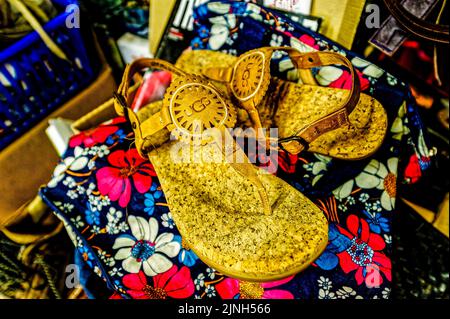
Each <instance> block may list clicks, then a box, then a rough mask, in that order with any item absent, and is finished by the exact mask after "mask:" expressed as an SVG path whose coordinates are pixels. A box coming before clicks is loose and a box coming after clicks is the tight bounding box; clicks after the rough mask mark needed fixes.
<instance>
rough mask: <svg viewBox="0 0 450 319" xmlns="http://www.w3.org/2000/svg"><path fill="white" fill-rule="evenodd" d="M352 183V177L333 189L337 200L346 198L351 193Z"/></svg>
mask: <svg viewBox="0 0 450 319" xmlns="http://www.w3.org/2000/svg"><path fill="white" fill-rule="evenodd" d="M354 184H355V181H354V180H353V179H351V180H349V181H347V182H345V183H344V184H342V185H341V186H339V187H338V188H336V189H335V190H334V191H333V195H334V197H336V199H337V200H343V199H345V198H347V197H348V196H350V194H351V193H352V191H353V186H354Z"/></svg>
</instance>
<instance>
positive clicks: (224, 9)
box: [207, 2, 230, 14]
mask: <svg viewBox="0 0 450 319" xmlns="http://www.w3.org/2000/svg"><path fill="white" fill-rule="evenodd" d="M207 7H208V10H209V11H211V12H214V13H218V14H226V13H228V12H230V5H229V4H227V3H220V2H210V3H208V4H207Z"/></svg>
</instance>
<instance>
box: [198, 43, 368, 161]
mask: <svg viewBox="0 0 450 319" xmlns="http://www.w3.org/2000/svg"><path fill="white" fill-rule="evenodd" d="M275 51H284V52H287V53H288V54H289V57H290V59H291V61H292V63H293V64H294V66H295V67H296V68H297V70H298V72H299V75H300V77H301V78H302V79H303V80H304V82H306V83H311V82H315V81H314V79H313V76H312V75H311V73H310V69H312V68H315V67H321V66H328V65H336V64H337V65H343V66H345V67H347V68H348V69H349V71H350V75H351V78H352V87H351V90H350V92H349V95H348V96H347V99H346V100H345V101H344V102H343V105H342V107H340V108H339V109H338V110H337V111H335V112H333V113H331V114H329V115H327V116H325V117H323V118H322V119H319V120H317V121H315V122H314V123H312V124H310V125H308V126H306V127H303V128H301V129H300V130H299V131H298V133H297V134H295V135H293V136H290V137H285V138H283V139H280V140H279V145H280V148H281V149H284V150H286V151H288V152H289V153H292V154H298V153H300V152H301V151H303V150H304V149H305V148H307V145H308V144H310V143H311V142H312V141H314V140H315V139H316V138H318V137H319V136H321V135H322V134H325V133H327V132H330V131H332V130H335V129H337V128H339V127H341V126H343V125H346V124H349V123H350V122H349V118H348V117H349V115H350V113H351V112H352V111H353V110H354V109H355V107H356V105H357V104H358V102H359V98H360V83H359V78H358V76H357V74H356V70H355V69H354V67H353V65H352V63H351V62H350V61H349V60H348V59H347V58H346V57H344V56H342V55H340V54H338V53H333V52H311V53H301V52H300V51H298V50H297V49H294V48H290V47H264V48H259V49H255V50H251V51H249V52H247V53H244V54H242V55H241V56H240V57H239V58H238V60H237V62H236V63H235V64H234V66H233V67H231V68H209V69H206V70H205V71H204V72H203V74H204V75H205V76H206V77H207V78H209V79H211V80H213V81H219V82H225V83H227V85H228V89H229V91H230V93H231V94H232V95H233V96H234V98H235V99H236V100H237V102H238V103H239V105H240V106H241V107H242V108H243V109H245V110H246V111H247V112H248V113H249V116H250V118H251V119H252V121H253V123H254V126H255V128H256V129H259V128H261V127H262V125H261V120H260V118H259V114H258V111H257V109H256V107H257V106H258V105H259V103H261V101H262V100H263V98H264V96H265V95H266V93H267V90H268V87H269V84H270V79H271V75H270V61H271V58H272V55H273V53H274V52H275ZM307 70H308V71H307ZM305 71H307V72H305Z"/></svg>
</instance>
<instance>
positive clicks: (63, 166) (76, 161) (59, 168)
mask: <svg viewBox="0 0 450 319" xmlns="http://www.w3.org/2000/svg"><path fill="white" fill-rule="evenodd" d="M82 153H83V149H82V148H81V147H79V146H77V147H75V148H74V150H73V155H74V156H68V157H66V158H65V159H64V160H63V161H62V162H60V163H59V164H58V165H56V167H55V170H54V171H53V178H52V179H51V180H50V182H49V183H48V184H47V186H48V187H50V188H53V187H56V186H57V185H58V183H59V182H60V181H61V180H62V179H63V178H64V176H65V175H64V173H65V172H66V171H67V170H68V169H70V170H72V171H80V170H82V169H83V168H85V167H86V165H87V163H88V162H89V160H88V158H87V157H85V156H82Z"/></svg>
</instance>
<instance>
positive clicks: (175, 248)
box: [41, 1, 427, 299]
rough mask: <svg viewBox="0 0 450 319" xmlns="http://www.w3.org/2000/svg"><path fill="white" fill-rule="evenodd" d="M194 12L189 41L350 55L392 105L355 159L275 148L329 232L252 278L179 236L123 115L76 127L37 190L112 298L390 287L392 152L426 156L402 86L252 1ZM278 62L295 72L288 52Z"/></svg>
mask: <svg viewBox="0 0 450 319" xmlns="http://www.w3.org/2000/svg"><path fill="white" fill-rule="evenodd" d="M195 17H196V30H197V32H198V35H199V36H198V37H197V38H196V39H194V41H193V43H192V45H193V46H194V47H196V48H210V49H215V50H222V51H225V52H228V53H231V54H240V53H242V52H245V51H246V50H249V49H253V48H256V47H259V46H265V45H292V46H296V47H298V48H299V49H301V50H303V51H305V50H311V49H316V50H332V51H338V52H340V53H342V54H344V55H346V56H347V57H348V58H349V59H350V60H351V61H352V62H353V63H354V64H355V66H356V67H357V69H358V70H359V76H360V78H361V83H362V87H363V90H364V92H365V93H367V94H370V95H372V96H373V97H375V98H376V99H377V100H379V101H380V102H381V103H382V104H383V105H384V107H385V108H386V110H387V111H388V113H389V131H388V134H387V137H386V139H385V142H384V144H383V146H382V147H381V149H380V150H379V151H378V152H377V153H376V154H375V155H374V156H373V157H372V158H369V159H366V160H361V161H356V162H350V163H349V162H345V161H339V160H335V159H331V158H328V157H326V156H321V155H315V154H311V153H307V152H304V153H301V154H299V155H295V156H294V155H290V154H288V153H285V152H279V154H278V157H277V158H274V159H272V160H274V161H277V163H278V165H277V167H278V171H277V173H276V174H277V175H278V176H279V177H280V178H282V179H284V180H286V181H287V182H288V183H290V184H291V185H293V186H294V187H295V188H296V189H298V190H299V191H301V192H302V193H304V194H305V195H306V196H308V197H309V198H310V199H311V200H312V201H313V202H314V203H316V204H317V206H318V207H319V208H320V209H322V211H323V212H324V214H325V215H326V217H327V219H328V221H329V223H330V226H329V243H328V246H327V248H326V250H325V251H324V253H323V254H322V255H321V256H320V257H319V258H318V259H317V260H316V261H315V262H314V263H313V264H312V265H311V266H310V267H308V268H307V269H306V270H304V271H303V272H301V273H300V274H297V275H295V276H291V277H288V278H285V279H283V280H279V281H275V282H268V283H248V282H242V281H240V280H237V279H234V278H229V277H227V276H224V275H223V274H220V273H218V272H216V271H215V270H214V269H211V268H210V267H208V266H207V265H206V264H204V263H203V262H202V261H201V260H200V259H199V258H198V257H197V256H196V255H195V254H194V253H193V252H192V251H191V250H190V249H189V247H188V246H186V244H185V243H184V241H183V239H182V237H181V236H180V234H179V232H178V230H177V227H176V224H175V222H174V220H173V218H172V216H171V213H170V209H169V207H168V206H167V202H166V199H165V194H164V190H163V189H162V188H161V185H160V183H159V181H158V177H157V175H156V173H155V171H154V169H153V166H152V164H151V163H150V162H149V161H148V159H144V158H141V157H140V156H139V154H138V152H137V151H136V149H135V148H134V142H133V133H132V130H131V129H130V127H129V126H128V124H127V123H126V122H125V121H124V119H123V118H116V119H114V120H113V121H112V122H109V123H105V124H103V125H101V126H99V127H98V128H96V129H95V130H92V131H88V132H82V133H80V134H78V135H77V136H74V137H73V138H72V139H71V141H70V145H69V146H70V147H69V149H68V151H67V152H66V154H65V155H64V156H63V158H62V160H61V162H60V163H59V164H58V166H57V167H56V168H55V172H54V174H53V178H52V180H51V181H50V182H49V183H48V185H47V187H45V188H43V189H42V190H41V196H42V197H43V198H44V200H45V201H46V202H47V203H48V204H49V205H50V206H51V207H52V208H53V209H54V211H55V213H56V215H57V216H58V217H59V218H60V219H61V220H62V221H63V222H64V224H65V227H66V229H67V231H68V234H69V236H70V238H71V239H72V241H73V242H74V244H75V246H76V248H77V250H78V252H79V255H80V256H81V259H82V260H83V261H84V262H85V263H86V265H87V266H88V267H90V269H92V272H93V273H95V274H96V275H98V276H99V277H100V278H102V279H103V281H104V282H105V284H106V285H107V286H108V287H109V289H111V294H113V293H114V295H113V298H143V299H145V298H223V299H228V298H231V299H233V298H234V299H236V298H300V299H336V298H340V299H345V298H353V299H379V298H389V294H390V289H391V281H392V274H391V256H392V234H391V232H392V229H391V221H392V217H393V214H394V212H395V200H396V196H397V193H396V192H397V182H398V174H399V160H400V159H403V158H404V155H403V152H402V151H401V150H402V149H405V148H407V147H411V148H412V149H413V150H414V151H415V152H414V153H413V155H414V156H416V155H415V154H417V159H418V160H417V161H416V164H417V166H416V168H417V169H425V168H426V166H427V156H426V152H427V151H426V146H425V145H426V144H425V143H424V142H423V141H424V140H423V138H424V137H423V134H422V131H421V123H420V119H419V117H418V116H417V113H416V112H417V111H416V109H415V106H414V104H413V103H412V100H411V97H410V95H409V94H408V91H407V86H406V85H405V84H404V83H403V82H401V80H399V79H398V78H396V77H395V76H394V75H392V74H389V73H387V72H386V71H384V70H382V69H380V68H378V67H377V66H375V65H373V64H371V63H369V62H367V61H365V60H364V59H362V58H360V57H357V56H355V55H354V54H353V53H351V52H349V51H346V50H344V49H343V48H341V47H339V46H338V45H336V44H334V43H332V42H331V41H329V40H326V39H324V38H322V37H321V36H319V35H317V34H312V33H311V32H309V31H308V30H306V29H304V28H302V27H300V26H298V25H296V24H295V23H293V22H292V21H289V20H288V19H285V18H283V17H281V16H279V15H276V14H274V13H273V12H271V11H269V10H266V9H264V8H261V7H258V6H256V5H254V4H248V3H238V2H228V1H214V2H210V3H208V4H205V5H202V6H200V7H198V8H197V10H196V13H195ZM224 35H225V36H224ZM279 58H280V59H283V56H279ZM274 67H275V71H279V72H280V73H283V74H284V75H285V76H286V77H288V78H289V77H292V76H293V73H292V72H289V71H290V69H289V68H286V64H285V63H281V64H275V66H274ZM322 70H323V68H322ZM326 70H327V72H325V73H323V71H322V72H321V70H316V71H315V75H316V79H317V80H318V82H319V83H320V84H321V85H323V86H328V87H346V86H347V85H348V83H349V81H348V76H349V75H348V74H346V73H345V71H344V70H340V69H338V68H335V67H329V68H328V69H326ZM419 159H420V160H419Z"/></svg>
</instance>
